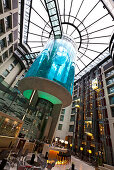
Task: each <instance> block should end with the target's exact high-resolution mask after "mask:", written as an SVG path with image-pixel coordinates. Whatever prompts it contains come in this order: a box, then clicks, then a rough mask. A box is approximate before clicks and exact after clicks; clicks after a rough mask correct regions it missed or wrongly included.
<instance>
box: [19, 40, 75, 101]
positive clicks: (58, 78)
mask: <svg viewBox="0 0 114 170" xmlns="http://www.w3.org/2000/svg"><path fill="white" fill-rule="evenodd" d="M75 58H76V47H75V46H74V44H73V42H72V40H70V39H69V38H62V39H57V40H54V39H50V40H49V41H48V43H47V44H46V46H45V49H44V50H43V51H42V52H41V53H40V55H39V56H38V57H37V59H36V60H35V62H34V63H33V64H32V66H31V67H30V69H29V70H28V72H27V74H26V76H25V78H24V79H25V80H27V78H29V79H30V77H31V78H32V79H33V78H39V79H38V81H40V78H41V79H42V80H43V79H45V83H47V82H46V80H47V81H50V82H51V83H54V84H55V83H56V86H57V85H59V86H60V87H63V89H64V88H65V89H64V91H66V90H67V91H68V92H69V93H70V95H72V91H73V83H74V74H75ZM31 83H32V82H31ZM37 83H38V82H37ZM40 85H41V84H40ZM42 86H44V83H43V84H42ZM36 87H37V85H36ZM50 88H53V87H52V86H51V87H50ZM25 89H26V90H24V91H23V92H24V93H23V94H24V96H25V97H27V96H29V95H31V94H32V90H33V88H32V87H31V88H30V87H29V89H27V88H25ZM47 89H49V86H48V83H47ZM34 90H39V89H37V88H36V89H35V88H34ZM55 90H57V89H55ZM21 91H22V90H21ZM40 91H41V89H40ZM42 92H46V93H48V90H46V84H45V88H44V91H43V89H42ZM68 92H67V94H68ZM40 93H41V92H40ZM56 93H57V91H56ZM28 94H29V95H28ZM51 95H54V94H52V93H51ZM63 95H65V94H63ZM54 96H55V97H57V98H58V99H59V100H60V101H61V100H62V99H61V97H60V98H59V96H58V95H54ZM40 97H41V96H40ZM66 97H67V96H66ZM66 100H67V99H66ZM61 103H63V101H61Z"/></svg>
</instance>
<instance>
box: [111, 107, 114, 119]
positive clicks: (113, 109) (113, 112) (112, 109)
mask: <svg viewBox="0 0 114 170" xmlns="http://www.w3.org/2000/svg"><path fill="white" fill-rule="evenodd" d="M111 112H112V117H114V107H112V108H111Z"/></svg>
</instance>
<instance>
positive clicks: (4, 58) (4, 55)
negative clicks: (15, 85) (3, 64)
mask: <svg viewBox="0 0 114 170" xmlns="http://www.w3.org/2000/svg"><path fill="white" fill-rule="evenodd" d="M2 56H3V60H4V61H5V60H6V59H7V58H8V54H7V52H5V53H4V54H3V55H2Z"/></svg>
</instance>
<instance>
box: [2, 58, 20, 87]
mask: <svg viewBox="0 0 114 170" xmlns="http://www.w3.org/2000/svg"><path fill="white" fill-rule="evenodd" d="M14 60H15V58H14V57H11V58H9V59H8V60H6V61H5V62H4V63H3V64H2V65H1V67H0V75H2V73H3V72H4V71H5V70H6V69H8V67H9V65H10V64H12V63H13V61H14ZM13 66H14V65H13ZM19 73H21V65H20V64H19V63H18V64H17V65H16V66H14V68H13V69H12V70H11V71H10V73H9V74H8V75H7V77H4V81H5V82H7V83H8V84H12V83H13V81H14V80H15V78H16V76H17V75H18V74H19ZM18 79H19V77H18Z"/></svg>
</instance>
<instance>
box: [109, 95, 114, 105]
mask: <svg viewBox="0 0 114 170" xmlns="http://www.w3.org/2000/svg"><path fill="white" fill-rule="evenodd" d="M110 104H114V96H112V97H110Z"/></svg>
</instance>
